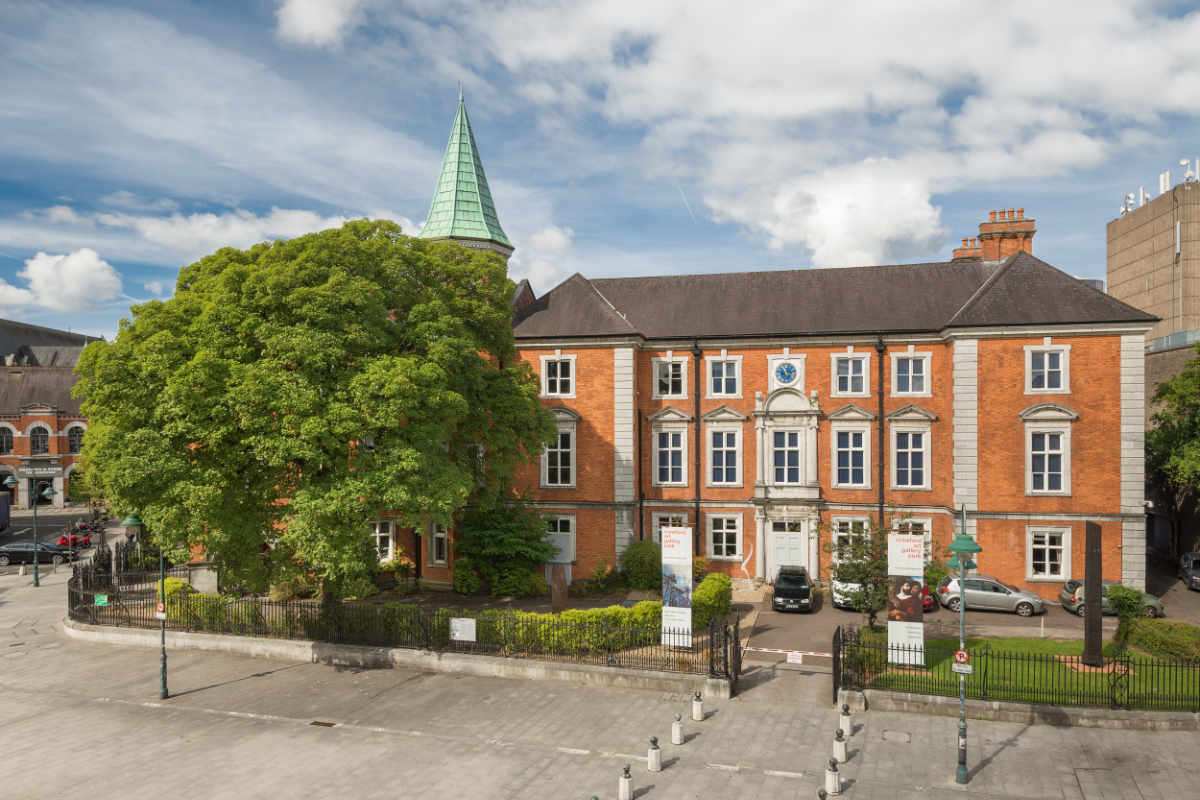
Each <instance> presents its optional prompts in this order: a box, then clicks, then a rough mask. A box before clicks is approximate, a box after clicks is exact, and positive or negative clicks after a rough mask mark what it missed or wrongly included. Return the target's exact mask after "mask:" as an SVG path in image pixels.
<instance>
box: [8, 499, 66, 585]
mask: <svg viewBox="0 0 1200 800" xmlns="http://www.w3.org/2000/svg"><path fill="white" fill-rule="evenodd" d="M4 485H5V486H7V487H8V488H9V489H12V488H13V487H15V486H16V485H17V479H16V478H14V477H13V476H12V475H9V476H8V477H7V478H5V479H4ZM38 494H39V495H41V496H42V497H44V498H46V499H47V500H49V499H50V498H52V497H54V488H53V487H51V486H49V485H47V486H43V487H42V489H41V491H39V492H38ZM37 507H38V499H37V497H34V498H33V585H34V586H41V583H40V580H39V575H38V556H39V555H40V553H39V552H38V550H39V541H38V524H37Z"/></svg>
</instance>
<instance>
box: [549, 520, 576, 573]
mask: <svg viewBox="0 0 1200 800" xmlns="http://www.w3.org/2000/svg"><path fill="white" fill-rule="evenodd" d="M543 519H544V520H546V536H547V538H548V539H549V540H550V542H551V544H553V545H554V546H555V548H556V550H557V552H556V553H555V554H554V555H553V556H551V558H550V561H549V562H547V563H550V564H574V563H575V544H576V542H577V540H578V534H577V532H576V530H575V515H574V514H547V515H545V516H544V517H543ZM564 529H565V530H564ZM564 536H566V537H568V538H566V539H565V540H564V539H563V538H562V537H564ZM563 544H566V545H567V546H566V547H563V546H562V545H563ZM564 550H565V551H566V552H565V553H563V551H564ZM560 554H561V555H562V557H561V558H560Z"/></svg>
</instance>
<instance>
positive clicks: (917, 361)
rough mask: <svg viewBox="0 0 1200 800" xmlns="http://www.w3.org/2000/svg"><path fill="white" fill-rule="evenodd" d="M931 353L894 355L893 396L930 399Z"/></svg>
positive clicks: (909, 352) (912, 352)
mask: <svg viewBox="0 0 1200 800" xmlns="http://www.w3.org/2000/svg"><path fill="white" fill-rule="evenodd" d="M931 356H932V354H931V353H917V352H914V351H912V350H909V351H908V352H901V353H892V396H893V397H930V396H931V395H932V394H933V392H932V391H931V384H930V381H931V376H930V374H929V364H930V359H931Z"/></svg>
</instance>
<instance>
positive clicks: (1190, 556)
mask: <svg viewBox="0 0 1200 800" xmlns="http://www.w3.org/2000/svg"><path fill="white" fill-rule="evenodd" d="M1179 577H1180V578H1182V579H1183V584H1184V585H1185V586H1187V587H1188V588H1189V589H1200V553H1184V554H1183V555H1181V556H1180V557H1179Z"/></svg>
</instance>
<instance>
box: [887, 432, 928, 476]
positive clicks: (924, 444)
mask: <svg viewBox="0 0 1200 800" xmlns="http://www.w3.org/2000/svg"><path fill="white" fill-rule="evenodd" d="M890 427H891V431H890V438H891V448H892V453H891V455H892V469H891V481H892V490H893V491H898V492H928V491H930V490H931V478H930V474H929V473H930V466H931V464H932V460H933V447H932V443H931V442H930V425H929V423H913V422H905V423H892V424H891V426H890ZM902 433H906V434H914V433H919V434H921V448H920V452H921V453H922V459H921V483H919V484H906V485H904V486H901V485H900V484H899V483H898V482H897V480H896V478H897V475H898V473H899V467H900V462H899V459H898V458H897V453H896V450H897V443H898V440H899V438H900V434H902ZM911 442H912V439H911V436H910V438H909V443H910V444H909V447H910V451H911V449H912V446H911ZM911 469H912V463H911V461H910V463H909V471H910V473H911Z"/></svg>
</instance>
